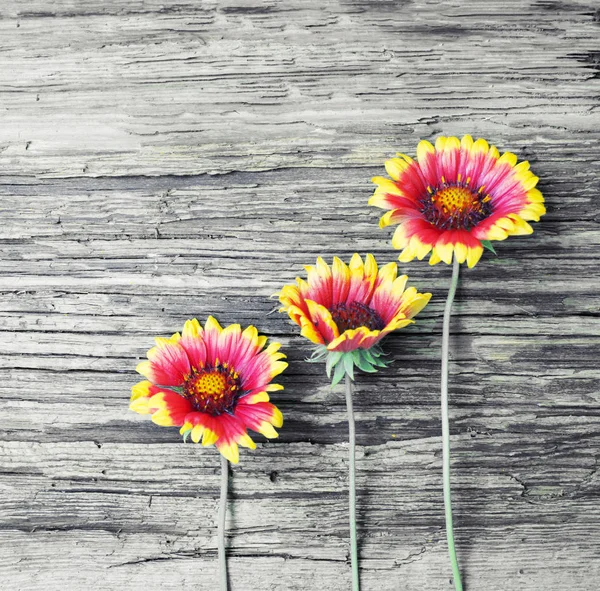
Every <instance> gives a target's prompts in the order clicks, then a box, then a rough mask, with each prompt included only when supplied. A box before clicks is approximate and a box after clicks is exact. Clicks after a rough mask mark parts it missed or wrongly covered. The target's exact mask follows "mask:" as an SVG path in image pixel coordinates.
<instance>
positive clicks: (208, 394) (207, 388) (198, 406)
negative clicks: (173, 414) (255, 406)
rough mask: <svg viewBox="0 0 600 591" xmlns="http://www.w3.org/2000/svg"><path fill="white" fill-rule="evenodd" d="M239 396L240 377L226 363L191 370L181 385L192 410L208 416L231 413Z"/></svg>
mask: <svg viewBox="0 0 600 591" xmlns="http://www.w3.org/2000/svg"><path fill="white" fill-rule="evenodd" d="M239 394H240V377H239V375H238V374H237V372H235V371H234V369H233V368H232V367H228V364H227V363H223V364H221V363H219V362H218V361H217V363H216V364H215V365H207V366H205V367H200V368H196V367H194V368H192V372H191V373H190V374H189V375H188V376H187V378H186V380H185V382H184V384H183V396H184V397H185V398H187V399H188V400H189V401H190V402H191V403H192V406H193V407H194V410H196V411H199V412H205V413H208V414H209V415H213V416H216V415H220V414H222V413H224V412H228V411H232V410H233V407H234V405H235V402H236V400H237V397H238V395H239Z"/></svg>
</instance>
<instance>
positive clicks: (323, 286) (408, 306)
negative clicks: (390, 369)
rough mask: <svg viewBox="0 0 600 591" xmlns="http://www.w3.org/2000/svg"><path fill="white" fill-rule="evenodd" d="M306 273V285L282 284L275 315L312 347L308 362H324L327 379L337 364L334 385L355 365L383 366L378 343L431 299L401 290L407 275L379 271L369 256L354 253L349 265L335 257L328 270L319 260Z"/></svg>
mask: <svg viewBox="0 0 600 591" xmlns="http://www.w3.org/2000/svg"><path fill="white" fill-rule="evenodd" d="M305 269H306V271H307V273H308V280H307V281H304V280H303V279H300V278H297V279H296V283H297V285H286V286H284V287H283V289H282V290H281V292H280V293H279V294H277V295H278V296H279V301H280V302H281V303H282V304H283V307H282V308H281V309H280V311H281V312H287V314H288V315H289V317H290V318H291V319H292V320H293V321H294V322H295V323H296V324H298V325H299V326H300V328H301V334H302V335H303V336H304V337H306V338H307V339H309V340H310V341H312V342H313V343H315V344H316V345H317V348H316V350H315V354H314V355H313V360H317V361H318V360H320V359H324V358H327V371H328V374H329V375H330V374H331V370H332V368H333V367H334V366H336V365H337V368H336V374H335V376H334V379H333V383H334V384H335V383H337V382H339V381H340V380H341V379H342V377H343V376H344V373H345V372H347V373H349V374H350V375H351V376H352V370H353V366H354V365H356V366H357V367H358V368H359V369H362V370H364V371H369V372H373V371H376V370H375V367H374V366H377V365H379V366H383V365H384V364H383V362H382V361H381V360H379V359H378V358H379V356H380V355H381V350H380V349H379V348H378V347H377V345H378V343H379V342H380V341H381V339H383V337H385V336H386V335H387V334H389V333H390V332H392V331H393V330H397V329H399V328H403V327H404V326H406V325H408V324H411V323H413V322H414V320H412V318H413V317H414V316H416V315H417V314H418V313H419V312H420V311H421V310H422V309H423V308H424V307H425V305H426V304H427V302H429V299H430V298H431V294H430V293H425V294H423V293H418V292H417V290H416V289H415V288H414V287H409V288H408V289H405V287H406V281H407V280H408V277H407V276H406V275H402V276H401V277H397V274H398V267H397V266H396V263H388V264H387V265H385V266H383V267H381V269H379V270H378V268H377V263H376V261H375V258H374V257H373V255H371V254H368V255H367V256H366V257H365V261H364V262H363V260H362V258H361V257H360V256H359V255H358V254H354V255H353V256H352V260H351V261H350V265H346V263H344V262H343V261H341V260H340V259H339V258H338V257H334V259H333V267H332V268H330V267H329V265H328V264H327V263H326V262H325V261H324V260H323V259H322V258H321V257H319V258H318V259H317V264H316V266H312V265H307V266H306V267H305ZM341 361H343V363H340V362H341Z"/></svg>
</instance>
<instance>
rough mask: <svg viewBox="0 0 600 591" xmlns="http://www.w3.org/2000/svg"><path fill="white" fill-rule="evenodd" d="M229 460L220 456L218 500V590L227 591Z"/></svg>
mask: <svg viewBox="0 0 600 591" xmlns="http://www.w3.org/2000/svg"><path fill="white" fill-rule="evenodd" d="M228 484H229V462H228V461H227V460H226V459H225V458H224V457H223V456H221V499H220V501H219V532H218V548H219V591H227V590H228V585H227V557H226V556H225V516H226V515H227V485H228Z"/></svg>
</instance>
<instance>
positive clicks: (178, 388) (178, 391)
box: [156, 384, 183, 395]
mask: <svg viewBox="0 0 600 591" xmlns="http://www.w3.org/2000/svg"><path fill="white" fill-rule="evenodd" d="M156 387H157V388H161V389H163V390H171V392H175V394H179V395H183V387H182V386H161V385H159V384H156Z"/></svg>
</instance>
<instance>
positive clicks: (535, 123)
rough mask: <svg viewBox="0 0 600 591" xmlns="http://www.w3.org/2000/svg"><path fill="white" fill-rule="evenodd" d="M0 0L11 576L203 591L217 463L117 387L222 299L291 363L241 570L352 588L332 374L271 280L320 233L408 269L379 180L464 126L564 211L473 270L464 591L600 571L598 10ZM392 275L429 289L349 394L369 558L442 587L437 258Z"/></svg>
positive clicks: (64, 583) (0, 573)
mask: <svg viewBox="0 0 600 591" xmlns="http://www.w3.org/2000/svg"><path fill="white" fill-rule="evenodd" d="M0 17H1V18H0V194H1V212H0V220H1V225H0V244H1V249H2V254H1V261H0V270H1V271H0V282H1V285H0V327H1V330H2V338H1V340H0V396H1V398H2V401H1V406H0V409H1V411H0V417H1V421H0V440H1V441H0V544H1V547H2V552H1V553H0V581H1V583H0V587H1V588H2V589H11V590H15V589H17V590H23V591H25V590H27V591H30V590H34V589H35V590H37V589H44V590H45V591H59V590H60V591H63V590H64V589H66V588H68V589H74V590H82V591H83V590H86V591H88V590H90V589H91V590H121V589H125V590H134V591H135V590H143V591H155V590H156V591H158V590H161V591H163V590H171V589H177V590H182V589H183V590H188V589H189V590H194V591H195V590H200V591H202V590H207V591H208V590H212V589H214V588H215V581H216V541H215V536H214V533H215V517H216V508H217V502H216V496H217V495H218V479H219V477H218V458H217V454H216V452H215V450H214V449H202V448H201V447H196V446H194V445H184V444H183V443H182V442H181V440H180V436H179V435H178V432H177V429H175V428H172V429H168V428H160V427H157V426H155V425H154V424H152V423H151V422H150V421H149V420H148V419H147V418H145V417H140V416H138V415H135V414H133V413H131V412H129V411H128V408H127V407H128V399H129V389H130V387H131V385H132V384H133V383H135V382H136V380H137V379H138V377H137V375H136V374H135V372H134V368H135V366H136V363H137V361H138V359H140V358H142V357H143V356H144V354H145V352H146V350H147V349H148V348H149V347H150V346H152V338H153V336H154V335H169V334H171V333H172V332H174V331H176V330H180V328H181V327H182V325H183V322H184V320H186V319H187V318H190V317H193V316H197V317H198V318H199V319H201V320H202V321H204V320H205V318H206V316H207V315H208V314H209V313H212V314H214V315H216V316H217V318H218V319H219V320H220V321H221V322H222V323H231V322H236V321H239V322H241V323H242V324H248V323H254V324H256V325H257V326H258V327H259V329H260V330H261V331H262V332H264V333H266V334H268V335H271V336H273V337H275V338H277V339H278V340H281V342H282V343H283V344H284V347H285V350H286V352H287V354H288V356H289V361H290V367H289V369H288V370H287V371H286V372H285V374H284V376H283V380H282V381H283V383H284V384H285V386H286V389H285V391H284V392H282V393H278V394H277V395H275V396H274V397H273V399H274V401H275V402H276V403H277V404H278V405H279V406H280V408H281V409H282V411H283V413H284V415H285V417H286V423H285V425H284V428H283V429H282V430H281V437H280V439H279V440H278V441H276V442H269V443H264V445H259V449H258V450H257V451H256V452H253V453H248V452H244V453H243V455H242V459H241V462H240V464H239V466H237V467H235V468H234V470H233V476H232V498H233V501H232V503H231V512H230V514H229V520H228V527H229V532H230V538H229V541H228V546H229V555H230V560H229V564H230V573H231V580H232V590H233V591H254V590H258V589H263V590H266V591H292V590H303V591H304V590H317V591H337V590H344V589H348V588H349V584H350V583H349V581H350V568H349V561H348V543H347V537H348V531H347V525H346V519H347V517H346V516H347V504H346V498H347V497H346V494H347V493H346V491H347V480H346V474H347V460H346V455H347V446H346V444H345V441H346V438H347V427H346V422H345V407H344V397H343V388H342V387H338V388H335V389H334V390H333V391H332V390H331V389H330V388H329V386H328V384H327V380H326V378H325V375H324V368H323V367H322V366H316V365H310V364H307V363H304V361H303V359H304V357H305V356H306V355H307V354H308V353H309V348H308V346H307V343H306V342H305V341H304V340H303V339H302V338H301V337H300V336H299V335H298V331H297V330H296V329H295V327H294V326H291V325H290V324H289V323H288V321H287V320H286V318H285V317H284V316H282V315H279V314H276V313H275V314H269V313H270V312H271V311H272V309H273V307H274V305H275V304H274V302H273V301H272V300H269V299H268V296H269V295H270V294H272V293H273V292H274V291H276V290H278V289H279V287H280V286H281V285H282V284H283V283H285V282H289V281H292V280H293V278H294V277H295V276H296V275H297V274H299V273H300V272H301V266H302V265H303V264H305V263H310V262H312V261H314V259H315V258H316V257H317V255H319V254H320V255H324V256H325V257H326V258H328V259H331V257H332V256H333V255H334V254H338V255H341V256H343V257H345V258H346V259H348V258H349V257H350V255H351V254H352V253H353V252H354V251H358V252H360V253H363V254H364V253H366V252H373V253H374V254H375V256H376V257H377V258H378V259H379V260H380V261H381V262H388V261H390V260H393V259H394V258H395V256H396V254H397V253H394V252H393V251H392V250H391V246H390V242H389V239H390V236H391V231H383V232H382V231H380V230H379V229H378V226H377V220H378V215H379V212H378V210H374V209H373V208H369V207H367V205H366V202H367V199H368V197H369V196H370V194H371V191H372V185H371V183H370V178H371V176H373V175H375V174H381V173H382V172H383V162H384V160H385V159H386V158H388V157H390V156H391V155H393V154H394V153H395V152H396V151H397V150H400V151H404V152H408V153H414V151H415V149H416V144H417V142H418V140H419V139H420V138H428V139H432V138H435V137H436V136H438V135H441V134H445V135H449V134H463V133H471V134H472V135H474V136H475V137H477V136H482V137H485V138H487V139H489V140H490V141H492V142H493V143H495V144H496V145H497V146H498V147H499V148H500V149H501V150H511V151H513V152H515V153H516V154H518V155H519V158H520V159H524V158H527V159H529V160H530V161H531V163H532V168H533V170H534V171H535V173H536V174H537V175H539V176H540V178H541V181H540V188H541V190H542V191H543V193H544V194H545V196H546V199H547V204H548V215H547V216H545V217H544V218H543V219H542V222H541V223H539V224H535V233H534V234H533V235H532V236H527V237H517V238H511V239H509V240H507V241H506V242H504V243H499V244H498V246H497V250H498V253H499V257H498V258H495V257H493V256H491V255H490V254H489V253H487V254H486V255H485V256H484V259H483V260H482V261H481V262H480V263H479V265H478V266H477V267H476V268H475V269H473V270H465V272H464V274H463V276H462V282H461V286H460V289H459V292H458V299H457V303H456V307H455V312H456V316H455V317H454V320H453V325H452V331H453V337H452V343H451V347H452V353H451V355H452V362H451V422H452V425H451V433H452V446H453V483H454V499H455V527H456V533H457V547H458V553H459V558H460V562H461V567H462V570H463V573H464V581H465V587H466V589H467V590H469V591H483V590H485V591H501V590H502V591H504V590H506V589H519V590H522V591H539V590H540V589H548V590H552V591H563V590H565V591H566V590H567V589H568V590H570V591H571V590H585V591H587V590H589V591H592V590H593V591H595V590H596V589H598V579H599V577H600V502H599V500H600V472H598V467H599V464H598V460H599V458H600V455H599V446H600V423H599V419H600V389H599V387H598V375H599V369H598V360H599V357H600V331H599V328H600V299H599V295H598V294H599V288H600V281H599V279H598V247H599V245H600V228H599V226H598V223H599V221H600V208H599V203H600V201H599V199H598V190H599V186H598V182H597V179H598V174H599V172H600V164H599V162H598V161H599V158H598V156H599V150H598V148H599V142H598V140H599V137H600V132H599V127H600V118H599V116H598V106H599V100H598V96H599V95H600V85H599V78H600V74H599V72H600V67H599V62H600V52H599V51H598V50H599V46H598V35H599V32H600V28H599V24H600V5H599V4H598V2H597V1H596V0H581V1H577V2H575V1H574V2H570V1H569V2H559V1H553V0H533V1H510V0H502V1H499V2H490V1H489V0H469V1H464V2H461V1H459V0H454V1H451V2H434V1H427V0H415V1H410V0H401V1H392V0H335V1H327V0H324V1H321V2H317V1H315V0H286V1H285V2H283V1H277V0H265V1H259V0H255V1H248V0H222V1H220V2H212V1H206V2H205V1H200V0H197V1H192V0H181V1H180V2H177V3H171V2H166V1H159V0H149V1H147V2H142V1H140V0H94V1H92V0H71V1H63V2H51V1H49V0H48V1H42V0H29V1H27V2H22V3H17V2H14V3H13V2H11V1H8V2H7V1H6V0H4V1H3V2H2V3H1V4H0ZM402 268H403V270H404V271H406V272H407V273H409V275H410V277H411V283H412V284H414V285H416V286H417V287H418V288H420V289H421V290H430V291H432V292H433V294H434V297H433V299H432V303H431V305H430V306H429V307H428V308H427V309H426V310H425V311H424V312H423V313H422V314H421V315H420V317H419V322H418V323H417V325H415V326H413V327H411V328H409V329H406V330H403V331H401V332H399V333H397V334H394V335H393V336H392V337H391V338H389V341H388V349H389V350H390V351H391V352H392V355H393V358H394V363H393V365H392V367H390V368H389V369H388V370H386V371H382V372H381V373H379V374H378V375H376V376H365V375H361V376H360V378H359V381H358V384H357V393H356V399H355V408H356V410H357V421H358V423H357V430H358V442H359V448H358V470H359V478H358V487H359V509H358V511H359V519H360V554H361V557H362V563H361V564H362V574H361V576H362V582H363V589H364V591H369V590H373V591H375V590H377V591H380V590H382V591H397V590H407V591H425V590H427V591H432V590H435V591H437V590H451V589H452V588H453V587H452V585H451V583H450V567H449V564H448V561H447V557H446V544H445V539H444V536H445V534H444V529H443V505H442V493H441V458H440V447H441V443H440V418H439V409H438V387H439V357H440V332H441V317H442V306H443V301H444V298H445V295H446V289H447V286H448V282H449V276H450V269H449V268H448V267H447V266H445V265H438V266H436V267H434V268H430V267H429V266H428V265H427V263H426V262H413V263H410V264H407V265H403V266H402ZM258 439H260V440H261V441H264V440H263V439H262V438H260V437H259V438H258Z"/></svg>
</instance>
